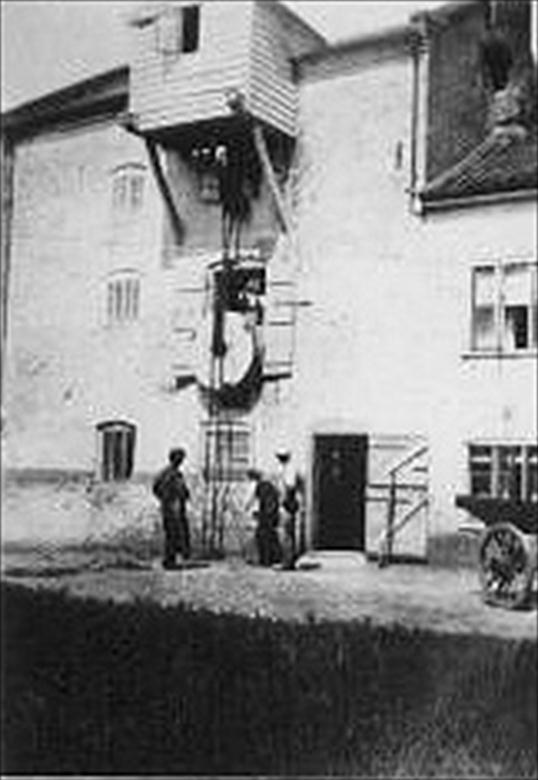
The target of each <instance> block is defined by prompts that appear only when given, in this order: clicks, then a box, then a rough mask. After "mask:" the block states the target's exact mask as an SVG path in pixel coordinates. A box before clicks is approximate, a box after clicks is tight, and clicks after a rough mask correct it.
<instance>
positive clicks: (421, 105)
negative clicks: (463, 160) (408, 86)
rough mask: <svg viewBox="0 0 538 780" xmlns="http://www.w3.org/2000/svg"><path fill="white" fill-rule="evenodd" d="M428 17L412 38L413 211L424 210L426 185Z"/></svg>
mask: <svg viewBox="0 0 538 780" xmlns="http://www.w3.org/2000/svg"><path fill="white" fill-rule="evenodd" d="M426 25H427V20H426V19H423V18H422V17H420V18H419V19H418V20H417V22H416V23H415V28H414V30H413V32H412V38H411V56H412V68H413V73H412V102H411V150H410V166H409V167H410V171H409V179H410V181H409V190H408V192H409V208H410V210H411V212H412V213H414V214H422V203H421V201H420V196H419V193H420V190H421V188H422V187H423V186H424V178H425V169H426V154H427V121H428V104H427V100H428V69H429V65H428V48H427V47H428V43H427V26H426Z"/></svg>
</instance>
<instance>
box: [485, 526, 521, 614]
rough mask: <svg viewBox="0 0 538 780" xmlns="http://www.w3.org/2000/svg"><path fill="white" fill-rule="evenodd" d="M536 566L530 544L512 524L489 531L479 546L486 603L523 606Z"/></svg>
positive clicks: (515, 607)
mask: <svg viewBox="0 0 538 780" xmlns="http://www.w3.org/2000/svg"><path fill="white" fill-rule="evenodd" d="M533 573H534V566H533V560H532V554H531V551H530V549H529V544H528V542H527V540H526V538H525V536H524V534H522V533H521V531H519V530H518V529H517V528H516V527H515V526H513V525H512V524H511V523H496V524H495V525H492V526H491V527H490V528H488V529H487V531H486V532H485V534H484V536H483V539H482V543H481V545H480V568H479V574H480V583H481V586H482V595H483V598H484V601H485V602H486V604H492V605H494V606H502V607H506V608H508V609H517V608H518V607H522V606H524V605H525V603H526V602H527V601H528V599H529V597H530V592H531V587H532V578H533Z"/></svg>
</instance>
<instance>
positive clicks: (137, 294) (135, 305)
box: [132, 279, 140, 320]
mask: <svg viewBox="0 0 538 780" xmlns="http://www.w3.org/2000/svg"><path fill="white" fill-rule="evenodd" d="M132 289H133V300H132V314H133V319H134V320H136V319H138V304H139V297H140V283H139V281H138V279H133V288H132Z"/></svg>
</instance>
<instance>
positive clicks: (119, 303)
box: [115, 282, 123, 320]
mask: <svg viewBox="0 0 538 780" xmlns="http://www.w3.org/2000/svg"><path fill="white" fill-rule="evenodd" d="M115 286H116V319H117V320H121V319H122V317H123V290H122V285H121V282H116V285H115Z"/></svg>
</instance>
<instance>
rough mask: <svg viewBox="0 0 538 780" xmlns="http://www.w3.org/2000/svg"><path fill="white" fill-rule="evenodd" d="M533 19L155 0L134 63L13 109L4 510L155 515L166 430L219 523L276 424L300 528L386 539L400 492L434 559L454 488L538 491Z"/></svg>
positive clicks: (416, 538)
mask: <svg viewBox="0 0 538 780" xmlns="http://www.w3.org/2000/svg"><path fill="white" fill-rule="evenodd" d="M530 28H531V20H530V4H529V3H526V2H510V3H506V2H504V3H503V2H496V3H490V2H483V1H482V0H471V1H470V2H463V3H449V4H447V6H446V7H443V8H441V9H440V10H439V11H438V12H435V13H431V14H421V15H419V16H417V17H415V18H413V19H412V20H411V21H410V23H409V25H407V26H404V27H401V28H396V29H391V30H386V31H383V32H381V33H379V34H375V35H371V36H368V37H363V38H361V39H358V40H354V41H349V42H345V43H342V44H338V45H335V46H329V45H327V44H326V43H325V42H324V41H323V40H322V39H321V38H320V36H318V35H317V34H316V33H315V32H314V31H312V30H311V29H310V28H308V26H306V25H305V24H303V22H302V21H301V20H299V19H298V18H297V17H295V16H294V15H293V14H291V13H290V12H289V11H288V10H287V9H286V8H285V7H284V6H281V5H280V4H279V3H277V2H275V3H273V2H271V3H269V2H263V3H261V2H252V3H249V4H243V3H242V4H232V3H223V4H219V3H216V2H212V3H204V2H200V3H196V4H194V3H174V4H167V5H166V6H163V8H161V9H160V10H158V11H155V6H153V8H150V9H149V10H142V11H139V12H137V14H136V15H135V16H134V17H133V19H132V24H131V32H132V36H133V51H134V55H133V61H132V62H131V63H130V67H129V71H128V69H127V68H125V69H123V68H122V69H118V70H115V71H113V72H110V73H107V74H104V75H101V76H99V77H96V78H94V79H90V80H89V81H86V82H84V83H81V84H77V85H74V86H73V87H70V88H68V89H66V90H62V91H61V92H58V93H55V94H53V95H50V96H47V97H45V98H43V99H41V100H39V101H36V102H34V103H32V104H28V105H25V106H22V107H20V108H18V109H15V110H14V111H11V112H9V113H8V114H6V115H4V117H3V122H2V127H3V154H4V156H5V160H6V165H5V166H4V171H5V184H6V186H5V187H4V188H3V193H4V195H3V205H4V210H3V217H4V219H5V221H6V230H5V231H3V235H4V236H5V239H4V246H3V252H4V254H3V260H4V263H3V275H4V279H3V281H4V282H8V285H4V289H7V290H8V294H7V299H6V303H7V307H6V309H5V311H6V313H7V316H6V319H5V325H6V326H7V330H4V331H3V362H4V368H5V371H4V373H5V378H4V382H5V387H4V415H5V416H4V420H3V438H4V442H3V445H4V446H3V449H4V453H5V466H6V469H7V471H6V473H7V475H8V477H9V479H8V488H7V489H6V496H7V498H6V501H7V503H8V504H9V502H11V504H10V506H13V507H15V508H16V507H17V506H18V505H19V504H20V505H22V504H21V502H23V500H26V499H24V496H29V495H31V496H33V497H34V500H35V502H36V503H35V506H36V507H37V506H39V507H41V508H43V507H44V509H43V511H42V512H41V516H40V517H38V516H37V514H38V513H37V512H36V511H33V512H31V511H30V512H27V513H26V516H27V518H28V520H27V522H26V524H21V525H19V526H18V527H14V525H13V524H11V525H10V524H9V523H8V525H7V529H6V530H7V536H12V537H13V538H15V537H17V536H18V537H20V538H23V537H25V536H26V537H35V536H36V535H38V536H39V535H40V536H45V537H46V536H54V535H56V536H59V535H63V536H64V537H68V536H73V537H80V536H84V537H88V536H93V535H96V536H99V535H100V534H104V533H108V532H109V531H111V529H113V530H115V529H117V528H118V527H120V526H122V525H124V526H125V525H127V526H128V525H129V524H133V522H134V520H133V518H136V522H137V523H139V524H140V525H141V527H146V526H147V525H148V524H150V523H151V522H152V520H153V519H154V506H153V503H152V500H151V498H149V496H148V491H147V477H148V475H149V474H151V473H152V472H154V471H155V470H156V469H157V468H158V467H159V466H160V465H161V463H162V460H163V457H164V456H165V455H166V452H167V450H168V448H169V447H170V446H172V445H175V444H182V445H184V446H185V447H186V449H187V450H188V452H189V459H188V469H189V478H190V480H191V484H192V485H193V486H194V494H195V501H194V507H193V524H194V525H195V527H196V528H197V529H198V530H199V531H200V533H201V534H202V536H203V537H204V539H205V541H207V539H208V538H209V542H210V544H211V545H217V546H220V545H221V543H222V545H223V546H224V548H225V549H226V550H231V549H237V548H243V547H244V545H245V543H246V540H247V539H248V535H249V531H248V528H247V518H245V517H244V513H243V512H242V511H241V505H242V500H243V498H244V494H245V482H244V475H245V470H246V467H247V466H248V465H257V466H260V467H262V468H263V469H265V470H268V471H271V470H272V469H273V468H274V452H275V449H276V447H277V446H279V445H280V444H281V443H282V441H283V440H285V441H286V443H287V444H288V445H289V446H290V447H291V448H292V449H293V451H294V459H295V462H296V465H297V468H299V469H300V471H301V472H302V473H303V475H304V478H305V483H306V511H305V516H304V523H305V527H304V531H305V540H306V543H307V544H308V545H309V546H313V547H323V548H327V547H328V548H344V549H359V550H363V551H365V552H367V553H368V554H371V555H377V554H378V552H379V550H380V548H381V547H382V545H383V543H384V541H386V540H385V539H384V529H385V528H386V522H387V512H388V511H392V512H393V517H392V521H393V522H395V523H396V525H398V526H400V527H401V528H400V531H399V532H398V533H397V535H396V537H395V540H394V545H393V551H394V553H395V554H397V555H400V556H412V557H418V558H425V557H429V558H430V559H432V560H433V559H435V558H436V557H439V555H444V554H445V553H444V552H443V550H446V549H449V548H451V546H453V540H454V539H457V531H458V526H459V524H460V523H461V522H462V521H464V520H465V519H466V516H465V513H463V512H462V511H461V510H458V509H456V506H455V496H456V494H457V493H466V492H469V491H472V490H482V491H484V490H486V489H487V490H490V491H493V492H495V491H497V492H499V491H502V489H503V476H502V474H505V475H506V474H508V473H510V474H512V473H517V474H518V475H519V477H518V480H519V481H518V483H517V484H518V485H519V488H518V489H519V490H520V491H522V495H523V493H525V498H529V497H531V498H533V499H534V500H536V493H537V468H538V466H537V454H536V446H535V441H536V426H537V423H536V416H535V405H534V403H533V398H534V393H535V391H536V386H535V385H536V355H537V351H536V350H537V343H536V255H535V242H534V238H535V235H534V234H535V228H536V135H535V119H536V117H535V114H534V115H533V110H532V106H531V108H529V106H530V105H531V103H532V101H530V100H529V99H527V98H526V97H525V94H526V93H525V89H524V86H525V85H526V84H528V83H529V81H528V78H529V74H532V73H533V72H535V64H533V63H532V60H531V46H530ZM499 40H500V41H501V43H502V46H504V49H503V52H506V51H509V52H510V61H509V63H508V65H507V66H506V70H507V72H506V74H505V76H506V78H505V80H504V82H505V83H501V84H499V83H497V82H495V83H494V84H492V83H490V81H491V74H492V72H493V71H492V69H491V67H490V64H489V62H488V56H489V54H490V53H491V52H496V48H495V47H496V46H497V44H498V42H499ZM490 59H491V58H490ZM494 60H495V62H497V61H498V60H497V59H495V58H494ZM501 60H502V57H501ZM533 69H534V70H533ZM494 75H495V76H497V75H498V74H497V72H496V71H495V73H494ZM500 78H501V81H502V74H501V77H500ZM488 79H490V80H489V81H488ZM526 79H527V80H526ZM507 82H509V83H507ZM514 85H515V86H516V87H518V89H519V92H517V89H516V92H517V94H518V97H517V98H516V99H515V103H516V104H517V109H514V110H512V113H510V110H508V113H507V109H506V105H507V103H508V104H510V99H511V98H510V96H511V95H512V96H513V95H514V89H513V88H512V87H514ZM500 93H503V94H500ZM503 95H504V97H503ZM503 100H504V103H503ZM513 102H514V101H512V103H513ZM503 105H504V106H505V108H503ZM503 111H504V113H503ZM230 184H233V187H232V188H230ZM10 185H12V186H10ZM238 192H239V193H240V198H239V200H238V199H237V193H238ZM230 193H231V194H230ZM227 199H228V200H227ZM223 202H224V205H226V208H223ZM223 212H224V213H225V217H226V219H227V220H228V222H226V221H225V220H224V221H223V218H222V217H223ZM223 241H224V244H225V250H226V251H225V252H224V255H223ZM223 257H225V258H226V259H228V260H229V261H230V262H229V264H228V265H227V264H226V263H224V262H223ZM230 269H231V271H230ZM229 271H230V276H228V272H229ZM492 291H494V292H492ZM495 291H496V292H495ZM488 296H489V297H488ZM495 296H497V297H495ZM223 301H224V302H223ZM216 312H218V315H217V314H216ZM217 316H218V317H220V319H219V320H218V322H219V327H218V329H217V328H216V326H215V321H216V319H215V318H216V317H217ZM503 323H504V324H503ZM216 334H218V338H217V337H216ZM216 342H218V343H216ZM219 344H220V346H219ZM514 470H515V471H514ZM392 474H394V475H395V478H396V484H397V488H396V494H395V495H396V502H395V503H393V504H392V509H390V510H389V505H390V501H389V498H390V496H391V487H390V485H391V475H392ZM58 480H60V482H61V484H62V485H63V487H62V488H61V489H57V487H58V484H59V483H58ZM62 480H63V481H62ZM481 480H482V481H481ZM486 482H487V484H488V486H489V487H487V488H486V487H485V484H486ZM17 502H19V504H18V503H17ZM13 512H14V516H15V514H16V511H15V509H13ZM45 515H46V516H47V518H48V519H47V520H46V521H45V519H44V516H45ZM75 515H76V519H74V516H75ZM60 516H61V519H60ZM60 528H61V534H60V530H59V529H60Z"/></svg>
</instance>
